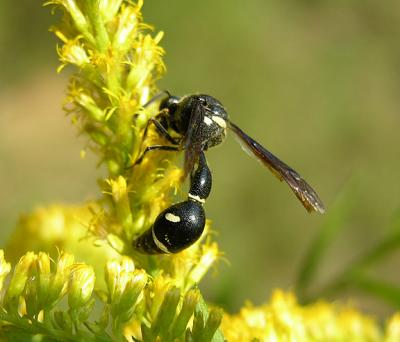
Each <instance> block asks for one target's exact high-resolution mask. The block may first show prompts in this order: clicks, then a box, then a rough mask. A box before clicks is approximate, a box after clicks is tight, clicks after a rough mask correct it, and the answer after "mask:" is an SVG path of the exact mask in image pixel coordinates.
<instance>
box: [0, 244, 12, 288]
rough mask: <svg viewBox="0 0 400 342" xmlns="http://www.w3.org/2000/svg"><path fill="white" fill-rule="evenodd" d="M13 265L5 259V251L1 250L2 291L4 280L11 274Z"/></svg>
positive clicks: (0, 281)
mask: <svg viewBox="0 0 400 342" xmlns="http://www.w3.org/2000/svg"><path fill="white" fill-rule="evenodd" d="M10 270H11V265H10V264H9V263H8V262H6V261H5V259H4V251H3V250H2V249H0V291H1V289H2V288H3V285H4V279H5V278H6V277H7V275H8V273H10Z"/></svg>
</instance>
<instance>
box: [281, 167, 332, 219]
mask: <svg viewBox="0 0 400 342" xmlns="http://www.w3.org/2000/svg"><path fill="white" fill-rule="evenodd" d="M291 171H292V172H290V173H289V174H290V177H289V178H287V181H288V184H289V186H290V187H291V188H292V190H293V192H294V193H295V195H296V197H297V198H298V199H299V200H300V202H301V203H302V204H303V206H304V207H305V208H306V209H307V211H308V212H309V213H311V212H314V211H315V212H317V213H320V214H323V213H324V212H325V206H324V204H323V203H322V201H321V199H320V198H319V197H318V195H317V193H316V192H315V190H314V189H313V188H312V187H311V186H310V185H309V184H308V183H307V182H306V181H305V180H304V179H303V178H302V177H301V176H300V175H299V174H298V173H297V172H295V171H294V170H291ZM285 178H286V177H285Z"/></svg>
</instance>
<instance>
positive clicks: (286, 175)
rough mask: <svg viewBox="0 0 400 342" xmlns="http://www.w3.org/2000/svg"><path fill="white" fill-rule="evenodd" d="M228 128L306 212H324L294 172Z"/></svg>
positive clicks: (236, 127) (316, 196)
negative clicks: (285, 187)
mask: <svg viewBox="0 0 400 342" xmlns="http://www.w3.org/2000/svg"><path fill="white" fill-rule="evenodd" d="M229 127H230V129H231V130H232V131H233V132H235V133H236V135H237V136H238V137H239V138H240V140H241V142H243V143H244V147H246V149H247V150H250V152H251V153H253V154H254V155H255V156H256V157H257V159H258V160H260V161H261V162H262V163H263V164H264V165H265V166H266V167H268V169H270V170H271V172H272V173H273V174H274V175H275V176H276V177H278V178H279V179H280V180H281V181H282V180H284V181H285V182H286V183H287V184H288V185H289V187H290V188H291V189H292V191H293V192H294V194H295V195H296V197H297V198H298V199H299V200H300V202H301V203H302V204H303V206H304V207H305V208H306V209H307V211H309V212H312V211H316V212H319V213H324V212H325V208H324V205H323V203H322V201H321V200H320V198H319V197H318V195H317V193H316V192H315V191H314V189H313V188H312V187H311V186H310V185H309V184H308V183H307V182H306V181H305V180H304V179H303V178H302V177H301V176H300V175H299V174H298V173H297V172H296V171H295V170H293V169H292V168H291V167H290V166H288V165H286V164H285V163H284V162H283V161H281V160H280V159H279V158H277V157H275V156H274V155H273V154H272V153H271V152H269V151H268V150H267V149H265V148H264V147H263V146H261V145H260V144H259V143H258V142H257V141H255V140H254V139H252V138H250V137H249V136H248V135H247V134H246V133H244V132H243V131H242V130H241V129H240V128H239V127H238V126H236V125H235V124H234V123H232V122H229Z"/></svg>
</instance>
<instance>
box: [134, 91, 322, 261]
mask: <svg viewBox="0 0 400 342" xmlns="http://www.w3.org/2000/svg"><path fill="white" fill-rule="evenodd" d="M160 95H162V96H164V97H165V98H164V99H163V100H161V102H160V106H159V109H160V112H159V114H158V115H157V116H156V117H155V118H154V119H150V120H149V122H148V124H147V126H146V129H145V133H144V136H145V135H146V132H147V129H148V127H149V125H150V124H151V123H153V124H154V126H155V127H156V129H157V131H158V132H159V134H160V135H162V136H163V137H164V138H165V139H166V140H167V141H168V142H169V143H170V145H153V146H148V147H147V148H146V149H145V150H144V152H143V153H142V155H141V156H140V157H139V158H138V159H137V160H136V162H135V165H137V164H139V163H140V162H141V161H142V159H143V157H144V156H145V154H146V153H148V152H149V151H152V150H165V151H182V150H184V151H185V161H184V163H185V165H184V171H185V176H186V175H188V174H190V190H189V194H188V199H187V200H186V201H184V202H181V203H177V204H174V205H172V206H171V207H169V208H167V209H166V210H164V211H163V212H162V213H160V214H159V215H158V217H157V219H156V220H155V222H154V224H153V226H152V227H151V228H150V229H149V230H147V231H146V232H144V233H143V234H142V235H141V236H139V237H138V238H137V239H136V240H135V241H134V245H135V247H137V248H138V249H139V250H140V251H142V252H144V253H148V254H158V253H177V252H180V251H181V250H183V249H185V248H187V247H189V246H190V245H192V244H193V243H194V242H196V241H197V240H198V239H199V238H200V236H201V234H202V233H203V230H204V225H205V213H204V209H203V206H202V205H203V204H204V203H205V200H206V198H207V197H208V195H209V193H210V191H211V183H212V181H211V172H210V170H209V168H208V166H207V162H206V158H205V155H204V151H207V150H208V148H210V147H213V146H215V145H218V144H220V143H221V142H222V141H223V140H224V139H225V137H226V132H227V129H228V128H229V129H230V130H231V131H233V132H234V133H235V134H236V135H237V136H238V137H239V139H240V141H241V142H242V143H243V146H244V147H245V148H246V149H247V150H249V151H250V152H252V154H254V156H255V157H257V158H258V159H259V160H260V161H261V162H262V163H263V164H264V165H265V166H266V167H268V169H270V170H271V171H272V173H273V174H274V175H275V176H277V177H278V178H279V179H280V180H281V181H282V180H283V181H285V182H286V183H287V184H288V185H289V187H290V188H291V189H292V191H293V192H294V194H295V195H296V197H297V198H298V199H299V200H300V202H301V203H302V204H303V206H304V207H305V208H306V209H307V211H309V212H313V211H316V212H319V213H323V212H324V211H325V209H324V205H323V203H322V201H321V200H320V199H319V197H318V195H317V193H316V192H315V191H314V190H313V189H312V188H311V186H310V185H309V184H308V183H307V182H306V181H305V180H304V179H303V178H302V177H301V176H300V175H299V174H298V173H297V172H296V171H295V170H293V169H292V168H291V167H290V166H288V165H286V164H285V163H284V162H282V161H281V160H280V159H278V158H277V157H275V156H274V155H273V154H272V153H271V152H269V151H268V150H266V149H265V148H264V147H263V146H261V145H260V144H259V143H258V142H257V141H255V140H254V139H252V138H250V137H249V136H248V135H247V134H246V133H244V132H243V131H242V130H241V129H240V128H239V127H238V126H236V125H235V124H234V123H233V122H232V121H230V120H229V119H228V114H227V112H226V110H225V108H224V106H223V105H222V104H221V102H219V101H218V100H217V99H215V98H214V97H212V96H209V95H188V96H184V97H181V98H180V97H177V96H171V95H170V94H169V93H168V92H164V93H161V94H160ZM160 95H158V96H156V97H154V98H153V99H152V100H150V101H149V102H148V104H150V103H152V102H154V101H156V100H158V99H159V98H160ZM145 106H146V105H145ZM170 132H175V133H176V135H177V137H173V136H172V135H170Z"/></svg>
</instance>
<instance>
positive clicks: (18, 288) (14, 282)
mask: <svg viewBox="0 0 400 342" xmlns="http://www.w3.org/2000/svg"><path fill="white" fill-rule="evenodd" d="M36 258H37V256H36V255H35V253H33V252H28V253H26V254H25V255H23V256H22V257H21V259H20V260H19V261H18V264H17V265H16V266H15V269H14V274H13V277H12V279H11V282H10V286H9V287H8V291H7V298H8V299H12V298H17V297H18V296H20V295H21V294H22V292H23V291H24V288H25V284H26V281H27V280H28V277H29V276H30V272H31V268H32V267H34V265H35V261H36Z"/></svg>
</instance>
